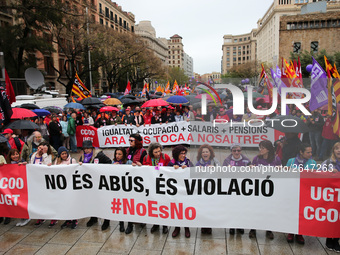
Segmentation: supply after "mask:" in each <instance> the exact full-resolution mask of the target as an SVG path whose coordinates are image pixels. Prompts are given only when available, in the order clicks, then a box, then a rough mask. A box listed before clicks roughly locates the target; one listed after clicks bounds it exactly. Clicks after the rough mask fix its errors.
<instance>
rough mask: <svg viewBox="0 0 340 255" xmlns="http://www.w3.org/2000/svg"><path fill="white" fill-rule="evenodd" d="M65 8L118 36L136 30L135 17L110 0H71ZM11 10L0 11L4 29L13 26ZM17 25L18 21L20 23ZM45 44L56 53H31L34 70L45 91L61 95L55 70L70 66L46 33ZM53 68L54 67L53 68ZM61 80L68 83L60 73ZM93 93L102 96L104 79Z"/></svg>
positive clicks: (77, 62) (78, 68)
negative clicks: (38, 73) (41, 78)
mask: <svg viewBox="0 0 340 255" xmlns="http://www.w3.org/2000/svg"><path fill="white" fill-rule="evenodd" d="M0 1H1V2H2V3H6V2H9V1H10V0H0ZM67 5H68V9H70V10H71V9H72V10H75V11H76V13H78V14H79V15H83V16H79V19H85V18H86V15H88V18H89V19H88V20H89V21H90V22H94V23H97V24H102V25H103V26H106V27H107V28H108V29H115V30H116V31H118V32H121V33H134V30H135V16H134V15H133V14H132V13H130V12H125V11H124V10H123V9H122V7H121V6H119V5H118V4H117V3H115V2H111V1H110V0H89V1H87V2H86V1H80V0H70V1H68V2H67ZM86 7H88V14H86ZM13 13H14V11H10V10H3V11H1V12H0V26H5V25H7V24H14V23H15V22H16V21H15V19H14V15H13ZM18 22H20V19H19V21H18ZM41 36H43V37H44V38H46V40H47V41H49V42H50V43H51V44H52V45H53V47H54V48H55V52H53V53H52V54H50V53H49V52H32V53H30V55H32V56H34V57H35V58H36V60H37V69H39V70H40V71H41V72H42V73H43V74H44V78H45V84H46V87H47V88H48V89H55V90H59V93H60V94H64V93H65V91H66V89H65V87H64V86H63V85H62V84H61V83H60V82H58V81H57V79H58V73H57V72H56V71H55V70H54V68H55V69H57V70H58V71H61V70H63V68H64V65H66V66H68V65H69V63H68V62H67V61H66V60H67V56H66V55H65V54H66V53H64V52H63V51H62V50H61V48H60V47H58V45H57V44H56V43H53V40H52V39H53V38H51V35H50V34H49V31H46V32H43V33H42V34H41ZM70 40H72V38H65V44H66V45H68V44H69V45H72V43H70ZM81 57H82V56H79V58H77V60H76V61H75V62H76V63H75V65H76V67H77V70H78V72H79V71H81V70H82V66H81ZM53 67H54V68H53ZM67 68H68V67H67ZM60 81H61V82H63V83H67V81H68V80H67V77H66V76H65V74H63V71H61V77H60ZM94 86H95V92H96V93H101V91H102V87H106V86H107V85H106V81H105V78H103V77H101V78H100V82H99V84H94Z"/></svg>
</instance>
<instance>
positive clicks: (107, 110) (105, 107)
mask: <svg viewBox="0 0 340 255" xmlns="http://www.w3.org/2000/svg"><path fill="white" fill-rule="evenodd" d="M99 111H100V112H111V111H116V112H118V111H119V109H118V108H117V107H113V106H104V107H102V108H100V110H99Z"/></svg>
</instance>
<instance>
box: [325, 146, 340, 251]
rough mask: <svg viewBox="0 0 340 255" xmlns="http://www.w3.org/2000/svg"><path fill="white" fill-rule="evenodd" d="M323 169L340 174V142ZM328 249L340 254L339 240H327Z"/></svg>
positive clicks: (334, 147) (333, 149)
mask: <svg viewBox="0 0 340 255" xmlns="http://www.w3.org/2000/svg"><path fill="white" fill-rule="evenodd" d="M321 169H328V171H330V170H333V172H335V173H338V174H339V172H340V142H337V143H335V144H334V146H333V148H332V155H331V157H330V158H329V159H327V160H325V161H324V162H322V165H321ZM326 248H327V249H328V250H331V251H335V252H340V245H339V238H327V239H326Z"/></svg>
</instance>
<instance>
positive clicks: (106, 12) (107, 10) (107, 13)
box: [105, 7, 110, 18]
mask: <svg viewBox="0 0 340 255" xmlns="http://www.w3.org/2000/svg"><path fill="white" fill-rule="evenodd" d="M105 17H106V18H109V17H110V15H109V8H107V7H105Z"/></svg>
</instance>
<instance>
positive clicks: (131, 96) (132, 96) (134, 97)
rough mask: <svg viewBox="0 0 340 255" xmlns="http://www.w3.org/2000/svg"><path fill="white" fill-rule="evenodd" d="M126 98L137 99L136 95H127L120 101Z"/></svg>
mask: <svg viewBox="0 0 340 255" xmlns="http://www.w3.org/2000/svg"><path fill="white" fill-rule="evenodd" d="M124 98H130V99H136V96H134V95H125V96H121V97H120V98H119V99H124Z"/></svg>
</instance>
